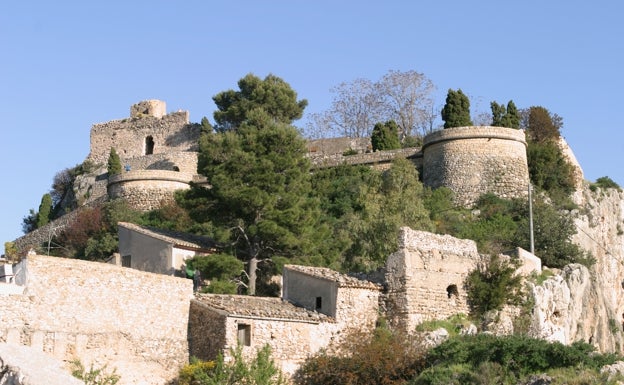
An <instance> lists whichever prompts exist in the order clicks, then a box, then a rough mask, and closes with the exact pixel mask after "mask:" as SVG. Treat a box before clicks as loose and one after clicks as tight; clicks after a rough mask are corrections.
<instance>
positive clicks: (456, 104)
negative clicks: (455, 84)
mask: <svg viewBox="0 0 624 385" xmlns="http://www.w3.org/2000/svg"><path fill="white" fill-rule="evenodd" d="M441 114H442V120H444V128H451V127H465V126H472V120H470V100H469V99H468V96H466V95H465V94H464V93H463V92H462V90H457V91H454V90H452V89H449V90H448V93H447V95H446V103H445V104H444V108H442V111H441Z"/></svg>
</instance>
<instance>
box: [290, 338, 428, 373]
mask: <svg viewBox="0 0 624 385" xmlns="http://www.w3.org/2000/svg"><path fill="white" fill-rule="evenodd" d="M341 352H342V353H341V354H337V355H331V354H328V353H327V352H325V351H321V352H319V353H317V354H315V355H313V356H312V357H310V358H309V359H307V360H306V361H305V363H304V364H303V365H302V366H301V367H300V369H299V371H298V372H297V374H296V377H295V383H296V384H297V385H325V384H344V385H369V384H384V385H401V384H407V383H408V381H409V380H410V379H412V378H414V377H415V376H416V375H417V374H418V373H419V372H420V371H421V370H423V369H424V363H425V362H424V350H423V349H421V348H419V347H418V346H417V344H415V343H414V342H413V341H412V340H411V339H410V338H405V335H403V334H401V333H394V332H391V331H390V330H388V329H386V328H384V327H379V328H377V329H376V330H375V332H374V333H373V334H372V335H363V334H362V333H354V334H352V335H350V336H349V337H348V338H347V340H346V342H345V343H344V344H343V345H342V346H341Z"/></svg>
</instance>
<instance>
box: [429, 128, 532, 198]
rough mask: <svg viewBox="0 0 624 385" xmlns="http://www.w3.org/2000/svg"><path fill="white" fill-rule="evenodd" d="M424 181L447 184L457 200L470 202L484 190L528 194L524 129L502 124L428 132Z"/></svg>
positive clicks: (515, 195)
mask: <svg viewBox="0 0 624 385" xmlns="http://www.w3.org/2000/svg"><path fill="white" fill-rule="evenodd" d="M423 183H424V184H425V185H426V186H429V187H432V188H437V187H441V186H444V187H448V188H450V189H451V190H453V192H454V193H455V201H456V203H458V204H460V205H462V206H471V205H472V204H473V203H474V202H475V201H476V200H477V199H478V198H479V196H481V195H482V194H484V193H487V192H491V193H494V194H496V195H497V196H499V197H502V198H518V197H524V196H526V195H527V188H528V183H529V171H528V166H527V157H526V139H525V134H524V131H522V130H516V129H513V128H504V127H490V126H479V127H455V128H449V129H445V130H440V131H436V132H433V133H431V134H429V135H427V136H426V137H425V139H424V143H423Z"/></svg>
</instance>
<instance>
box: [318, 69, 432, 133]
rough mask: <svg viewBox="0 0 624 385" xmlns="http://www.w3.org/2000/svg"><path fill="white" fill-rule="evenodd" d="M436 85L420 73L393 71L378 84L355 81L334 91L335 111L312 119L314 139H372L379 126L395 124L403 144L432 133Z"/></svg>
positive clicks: (333, 104)
mask: <svg viewBox="0 0 624 385" xmlns="http://www.w3.org/2000/svg"><path fill="white" fill-rule="evenodd" d="M434 89H435V87H434V85H433V83H432V82H431V81H430V80H429V79H428V78H427V77H426V76H425V75H424V74H422V73H419V72H416V71H389V72H388V73H387V74H386V75H384V76H383V77H382V78H381V79H379V80H378V81H371V80H369V79H363V78H359V79H355V80H353V81H351V82H344V83H341V84H339V85H338V86H336V87H334V88H332V89H331V92H332V93H333V94H334V95H335V96H334V98H333V100H332V105H331V107H330V108H329V109H328V110H327V111H325V112H323V113H318V114H313V115H312V116H311V118H312V119H311V120H312V123H311V124H310V125H309V127H308V131H309V134H310V135H311V136H326V135H327V134H329V135H330V136H332V135H337V136H348V137H352V138H359V137H367V136H370V134H371V130H372V129H373V126H374V125H375V124H376V123H377V122H385V121H390V120H394V121H395V123H396V124H397V127H398V129H399V137H400V138H401V139H402V140H403V139H405V138H406V137H410V136H422V135H424V134H425V133H426V132H427V131H430V130H431V128H432V126H433V121H434V120H435V116H434V114H433V112H432V111H433V98H432V93H433V90H434Z"/></svg>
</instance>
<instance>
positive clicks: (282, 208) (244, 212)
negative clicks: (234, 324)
mask: <svg viewBox="0 0 624 385" xmlns="http://www.w3.org/2000/svg"><path fill="white" fill-rule="evenodd" d="M245 116H246V117H245V121H244V122H242V123H241V125H240V126H238V128H237V129H236V130H235V131H227V132H220V133H205V134H204V135H203V136H202V137H201V139H200V155H199V169H198V171H199V172H200V173H201V174H203V175H205V176H206V177H207V178H208V180H209V182H210V185H211V187H210V188H209V189H206V188H201V187H195V188H194V189H192V190H191V191H190V192H189V193H188V194H187V195H186V197H185V198H184V200H185V203H184V204H185V206H186V207H187V208H189V210H190V213H191V217H192V218H193V219H194V220H196V221H198V222H208V223H207V227H206V228H209V229H211V232H212V234H211V235H212V236H213V237H214V238H216V239H218V240H221V241H223V245H229V246H227V247H225V249H226V250H230V252H232V253H233V254H234V255H237V256H238V257H239V258H242V259H244V260H245V261H246V262H247V264H248V265H247V272H248V274H249V282H248V293H249V294H252V295H253V294H255V288H256V286H255V284H256V271H257V268H258V263H259V262H261V261H262V260H266V259H270V258H273V257H275V256H283V257H295V256H303V255H307V254H312V253H313V247H312V246H313V243H312V242H311V239H312V238H313V237H315V236H316V234H318V233H317V232H316V231H315V225H316V224H317V219H318V217H319V212H318V210H319V208H318V201H317V200H316V199H313V198H311V197H310V195H309V193H310V163H309V161H308V160H307V159H306V158H305V157H304V154H305V142H304V141H303V139H302V138H301V137H300V135H299V133H298V131H297V130H296V129H295V128H294V127H292V126H290V125H288V124H285V123H283V122H280V121H279V120H278V119H274V118H273V117H272V116H270V115H269V114H268V113H267V111H266V110H264V109H261V108H260V109H258V108H254V110H253V111H250V112H248V113H245Z"/></svg>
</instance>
